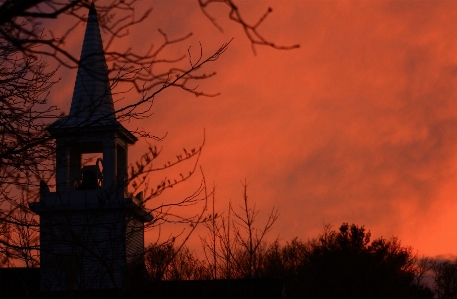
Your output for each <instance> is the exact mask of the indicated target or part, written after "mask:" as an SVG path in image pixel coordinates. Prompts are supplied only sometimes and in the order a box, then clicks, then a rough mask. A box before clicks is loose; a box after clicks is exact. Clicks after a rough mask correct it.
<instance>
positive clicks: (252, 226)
mask: <svg viewBox="0 0 457 299" xmlns="http://www.w3.org/2000/svg"><path fill="white" fill-rule="evenodd" d="M242 186H243V203H242V204H241V205H239V206H238V209H235V208H233V206H232V203H231V202H230V203H229V208H228V214H227V216H224V215H221V216H217V215H216V214H215V213H214V212H213V214H212V215H210V216H209V218H210V219H211V221H208V222H205V223H204V225H205V226H206V227H207V229H208V230H209V235H208V236H207V237H202V238H201V241H202V245H203V248H204V250H205V254H206V256H207V261H208V264H209V265H210V267H211V268H212V269H213V272H214V273H213V277H214V278H228V279H230V278H257V277H259V275H260V270H261V268H262V266H263V262H264V261H263V259H264V257H265V253H266V252H267V251H268V249H269V247H270V246H272V245H267V242H266V240H265V237H266V235H267V234H268V233H269V232H270V231H271V228H272V227H273V225H274V223H275V222H276V220H277V219H278V217H279V212H278V211H277V210H276V209H275V208H274V207H273V208H272V209H271V211H270V212H269V214H268V216H267V220H266V222H265V223H264V224H263V225H262V226H260V227H259V226H257V225H256V222H257V220H258V219H257V218H258V216H259V210H257V209H256V206H255V204H254V205H251V204H250V203H249V201H248V194H247V188H248V183H247V182H246V181H244V182H242ZM213 219H214V220H213ZM216 243H217V245H216ZM272 244H274V242H273V243H272ZM214 269H216V270H217V271H215V270H214ZM215 272H217V273H215Z"/></svg>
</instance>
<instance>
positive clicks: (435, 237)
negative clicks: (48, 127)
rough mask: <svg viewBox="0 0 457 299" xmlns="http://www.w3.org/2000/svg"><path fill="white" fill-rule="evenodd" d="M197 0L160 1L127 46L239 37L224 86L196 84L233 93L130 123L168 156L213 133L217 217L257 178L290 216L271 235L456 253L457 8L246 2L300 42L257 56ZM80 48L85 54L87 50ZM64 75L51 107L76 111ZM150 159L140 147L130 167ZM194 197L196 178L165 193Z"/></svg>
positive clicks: (211, 169)
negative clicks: (361, 233) (339, 235)
mask: <svg viewBox="0 0 457 299" xmlns="http://www.w3.org/2000/svg"><path fill="white" fill-rule="evenodd" d="M194 2H195V1H188V0H186V1H185V0H181V1H174V2H173V4H170V2H169V1H153V2H152V6H153V11H152V13H151V16H150V18H149V19H148V20H147V22H146V23H145V24H143V25H141V27H137V28H135V32H132V33H131V35H130V36H128V37H127V38H126V39H124V40H123V41H122V43H123V44H122V43H120V42H119V46H123V47H134V48H137V49H138V48H141V47H146V46H149V43H151V42H152V43H155V42H156V41H158V40H159V39H160V35H159V34H158V33H157V30H156V29H157V28H161V29H162V30H163V31H164V32H166V33H168V34H169V35H170V36H181V35H185V34H186V33H188V32H192V33H193V36H192V37H191V38H190V39H189V40H188V41H186V42H184V43H181V44H179V45H177V46H175V47H172V49H171V51H172V52H171V53H170V56H171V57H172V56H173V55H175V54H177V53H187V48H188V47H189V46H191V48H190V52H191V53H192V55H193V57H195V59H196V57H197V56H198V54H199V52H200V43H201V45H202V50H203V55H204V56H207V55H209V54H210V53H211V52H212V51H215V50H216V49H217V48H218V47H219V46H220V45H221V44H222V43H225V42H228V41H229V40H230V39H231V38H232V37H233V38H234V40H233V41H232V42H231V44H230V46H229V48H228V50H227V51H226V52H225V53H224V54H223V55H222V56H221V57H220V58H219V60H217V61H216V62H215V63H213V64H212V65H210V66H208V67H209V68H208V69H207V72H211V71H216V72H217V75H216V77H214V78H211V79H209V80H206V81H202V82H200V84H199V86H198V87H197V86H196V88H198V89H201V90H204V91H207V92H209V93H218V92H220V93H221V95H219V96H217V97H212V98H205V97H194V96H192V95H190V94H187V93H185V92H183V91H178V90H166V91H165V92H163V93H160V94H159V95H158V96H157V97H156V99H155V103H154V106H153V110H154V114H153V115H152V116H151V117H150V118H148V119H143V120H135V121H132V122H130V123H125V124H124V126H125V127H127V128H129V129H135V128H137V127H138V128H140V129H143V130H147V131H149V132H151V133H152V134H154V135H157V136H164V135H165V134H167V137H166V138H165V140H164V141H162V142H155V141H151V140H150V141H148V142H149V143H154V144H156V145H157V146H163V158H164V160H166V159H167V158H173V157H175V155H176V153H177V152H180V151H182V148H183V147H186V148H192V147H195V146H199V145H200V143H201V141H202V139H203V130H204V129H205V132H206V136H205V138H206V144H205V146H204V150H203V155H202V157H201V161H200V165H201V166H202V168H203V171H204V175H205V178H206V180H207V183H208V186H209V187H211V185H212V183H213V182H214V183H215V185H216V186H217V187H216V205H217V209H219V210H221V211H222V210H225V209H226V207H227V204H228V201H229V199H232V200H233V202H234V203H236V202H237V201H241V199H242V187H241V184H240V180H244V179H245V178H246V180H247V181H248V182H250V185H249V187H248V192H249V196H250V200H252V202H253V203H254V202H255V204H256V207H257V208H258V209H259V210H261V212H263V214H261V215H265V216H266V214H267V213H268V211H269V210H271V208H272V207H273V206H275V207H276V208H277V209H278V210H279V212H280V214H281V216H280V217H279V220H278V222H277V223H276V224H275V226H274V229H273V231H272V233H271V236H272V237H275V236H277V235H279V236H280V239H281V240H283V241H288V240H290V239H292V238H293V237H295V236H298V237H299V238H302V239H304V240H306V239H307V238H312V237H315V236H316V235H317V233H319V232H321V230H322V228H323V224H324V223H330V224H332V225H333V226H334V227H338V226H339V225H340V224H341V223H343V222H348V223H356V224H358V225H365V227H366V228H367V229H369V230H371V232H372V235H373V236H374V237H379V236H384V237H390V236H397V237H398V238H399V239H400V240H401V242H402V243H403V244H405V245H410V246H412V247H413V248H414V249H416V250H418V252H419V254H424V255H429V256H438V255H445V256H452V255H457V251H456V249H455V248H456V246H457V243H456V241H454V240H455V239H456V238H455V236H456V234H457V233H456V232H455V228H454V226H455V225H456V223H455V219H456V216H457V201H456V200H455V195H456V194H457V176H456V174H457V101H456V99H457V89H456V86H457V35H456V34H455V33H454V31H455V30H454V23H455V18H456V14H457V3H456V2H455V1H377V0H375V1H342V0H335V1H330V0H322V1H301V0H297V1H295V0H288V1H274V0H270V1H268V0H262V1H260V0H259V1H240V2H241V4H240V5H246V8H247V9H248V11H249V14H251V13H252V18H253V19H255V18H258V16H260V15H261V14H262V13H263V12H264V11H265V10H266V9H267V8H268V7H269V6H271V7H272V8H273V13H272V14H271V16H270V17H269V18H268V19H267V21H266V23H265V27H263V28H262V33H263V34H264V35H265V36H267V37H268V38H269V39H271V40H273V41H275V42H277V43H278V44H283V45H290V44H295V43H299V44H300V48H299V49H295V50H289V51H279V50H274V49H270V48H266V47H256V50H257V55H254V54H253V52H252V51H251V45H250V43H249V41H248V40H247V39H246V37H245V36H244V34H243V32H242V31H241V29H240V28H238V27H237V26H236V25H235V24H232V23H231V22H229V21H228V20H227V18H226V16H225V13H226V12H225V11H221V12H218V11H215V15H216V16H217V17H218V21H220V24H221V25H222V27H223V29H224V33H220V32H219V31H218V30H217V29H216V28H215V27H214V26H212V24H211V22H210V21H209V20H208V19H206V18H205V17H204V16H203V15H202V13H201V11H200V10H199V8H198V6H197V4H196V3H194ZM150 3H151V2H150V1H145V2H143V3H141V5H144V6H146V5H149V4H150ZM139 9H141V8H139ZM249 17H251V15H249ZM81 28H83V24H81ZM78 30H79V29H78ZM74 38H75V39H76V40H77V39H78V38H82V30H81V34H80V36H79V37H77V32H75V36H74ZM80 41H81V42H82V39H81V40H80ZM69 47H70V48H72V49H73V47H74V49H76V50H75V51H76V53H77V52H78V51H79V49H80V47H81V45H80V44H79V43H76V42H75V43H74V45H73V44H72V45H69ZM173 51H176V52H173ZM188 63H189V61H188V59H185V60H184V61H183V65H186V64H188ZM64 72H65V73H62V71H61V74H59V75H60V76H61V77H62V82H61V83H59V88H58V89H56V88H55V89H53V90H52V92H51V95H50V100H51V101H52V102H53V103H56V104H57V105H58V106H59V107H60V108H61V109H62V110H63V111H65V112H66V113H68V109H69V103H70V100H71V92H72V89H73V86H74V78H75V73H74V72H68V70H65V71H64ZM114 92H116V90H115V91H114ZM135 96H136V95H135V94H134V93H129V94H128V97H135ZM120 97H127V95H119V98H120ZM126 100H128V99H126ZM115 105H122V102H121V103H116V104H115ZM146 150H147V144H146V142H145V140H140V141H139V142H138V143H137V144H136V145H135V146H134V147H132V148H131V150H130V161H135V159H136V158H137V157H140V155H141V154H143V153H144V152H145V151H146ZM176 175H179V174H178V173H177V174H176ZM158 179H160V178H158ZM198 181H199V178H195V179H194V182H197V184H198ZM194 188H195V185H192V182H190V183H189V184H187V185H185V186H181V187H179V188H177V190H174V189H172V190H170V191H169V192H167V193H166V194H164V195H163V198H162V197H159V198H160V201H162V200H163V201H165V200H166V199H167V198H172V197H179V196H185V194H186V192H190V191H189V190H191V191H192V190H193V189H194ZM151 204H152V203H151ZM259 221H262V219H260V220H259ZM168 229H170V230H171V229H173V228H168ZM202 232H203V231H202ZM154 233H155V232H154V231H152V232H149V233H148V235H147V236H146V239H147V240H153V239H154V238H155V236H154V235H153V234H154ZM196 239H197V238H196ZM190 244H192V245H191V246H194V245H195V246H199V242H198V240H195V241H191V243H190Z"/></svg>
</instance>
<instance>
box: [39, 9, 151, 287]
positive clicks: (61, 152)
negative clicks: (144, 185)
mask: <svg viewBox="0 0 457 299" xmlns="http://www.w3.org/2000/svg"><path fill="white" fill-rule="evenodd" d="M47 130H48V131H49V132H50V134H51V135H52V137H54V138H55V139H56V159H57V161H56V165H57V167H56V191H55V192H50V190H49V188H48V186H47V185H46V184H45V183H41V186H40V201H39V202H35V203H30V209H31V210H32V211H33V212H35V213H37V214H38V215H39V216H40V244H41V246H40V265H41V266H40V267H41V270H40V271H41V282H40V283H41V286H40V288H41V290H43V291H54V290H81V289H106V288H118V287H123V286H124V285H125V282H126V273H127V271H128V269H129V267H133V266H134V265H138V263H141V262H142V258H143V248H144V223H145V222H149V221H151V220H152V216H151V215H150V213H148V212H146V211H145V210H144V209H143V208H142V205H141V199H142V198H141V195H137V197H133V196H132V195H130V194H129V193H128V192H127V182H126V180H127V165H128V160H127V157H128V146H129V145H132V144H134V143H135V142H136V141H137V139H136V138H135V136H133V135H132V134H131V133H130V132H129V131H128V130H127V129H125V128H124V127H123V126H122V125H121V124H120V123H119V122H118V120H117V119H116V116H115V113H114V105H113V99H112V96H111V88H110V84H109V80H108V71H107V66H106V61H105V57H104V51H103V44H102V39H101V35H100V28H99V24H98V18H97V12H96V10H95V8H94V7H92V8H91V9H90V11H89V17H88V22H87V27H86V31H85V35H84V42H83V47H82V51H81V59H80V65H79V67H78V73H77V77H76V82H75V88H74V92H73V98H72V101H71V108H70V113H69V114H68V115H67V116H65V117H63V118H61V119H59V120H58V121H56V122H54V123H53V124H51V125H50V126H49V127H48V128H47ZM87 156H93V157H94V158H93V160H92V161H90V162H85V158H84V157H87Z"/></svg>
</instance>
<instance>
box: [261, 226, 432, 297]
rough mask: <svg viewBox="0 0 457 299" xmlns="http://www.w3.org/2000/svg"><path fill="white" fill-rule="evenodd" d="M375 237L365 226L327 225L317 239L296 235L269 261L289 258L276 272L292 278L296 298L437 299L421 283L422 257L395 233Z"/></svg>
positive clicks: (291, 283)
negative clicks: (419, 263) (335, 227)
mask: <svg viewBox="0 0 457 299" xmlns="http://www.w3.org/2000/svg"><path fill="white" fill-rule="evenodd" d="M370 237H371V234H370V232H369V231H368V232H367V231H366V230H365V228H364V227H363V226H362V227H359V226H356V225H354V224H353V225H351V226H349V225H348V224H347V223H345V224H343V225H342V226H341V227H340V229H339V231H334V230H331V229H330V228H329V227H326V228H325V230H324V233H323V234H321V235H320V236H319V237H318V238H317V239H314V240H311V241H308V242H307V243H302V242H300V241H297V240H293V241H292V242H291V243H289V244H287V245H286V246H285V247H284V248H282V250H279V249H277V250H276V254H279V257H277V256H275V255H274V254H270V256H271V257H270V259H269V260H273V261H274V260H275V259H280V260H283V261H284V262H283V265H284V267H283V269H282V270H281V269H280V271H278V270H276V271H278V272H279V273H283V274H282V275H283V276H282V278H285V279H286V281H288V285H289V287H288V292H289V294H288V295H289V296H290V297H291V298H433V293H432V292H431V290H430V289H429V288H427V287H425V286H424V285H422V284H417V283H416V280H415V276H416V273H417V271H418V269H417V258H416V257H415V255H414V254H413V253H412V249H411V248H407V247H403V246H401V244H400V242H399V241H398V240H397V239H396V238H391V239H389V240H386V239H383V238H379V239H376V240H374V241H373V242H371V243H370ZM273 257H274V258H273ZM291 257H292V259H291ZM293 257H297V259H298V260H296V261H294V259H293ZM271 265H275V263H270V267H271ZM276 268H280V267H278V262H276ZM266 269H268V267H266ZM273 269H274V268H273ZM266 274H269V275H274V274H272V273H271V272H270V273H268V272H267V273H266Z"/></svg>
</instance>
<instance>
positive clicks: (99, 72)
mask: <svg viewBox="0 0 457 299" xmlns="http://www.w3.org/2000/svg"><path fill="white" fill-rule="evenodd" d="M114 111H115V110H114V104H113V98H112V94H111V86H110V83H109V78H108V67H107V65H106V60H105V54H104V50H103V42H102V38H101V34H100V26H99V23H98V16H97V11H96V10H95V7H94V6H93V5H92V6H91V8H90V10H89V16H88V20H87V25H86V31H85V34H84V41H83V46H82V50H81V57H80V61H79V66H78V73H77V75H76V81H75V87H74V91H73V97H72V100H71V107H70V113H69V114H68V115H67V116H65V117H63V118H61V119H59V120H58V121H56V122H54V123H53V124H51V125H50V126H49V127H48V130H49V131H51V133H52V132H53V131H56V130H59V129H70V128H86V127H90V128H94V127H106V126H108V127H113V126H114V127H119V129H121V130H122V131H124V134H126V133H127V130H126V129H125V128H124V127H123V126H122V125H121V124H120V123H119V122H118V120H117V119H116V115H115V113H114ZM127 135H130V136H128V139H132V141H133V140H134V141H136V138H135V137H134V136H133V135H132V134H130V133H128V134H127ZM126 137H127V136H126ZM134 141H133V142H134Z"/></svg>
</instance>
